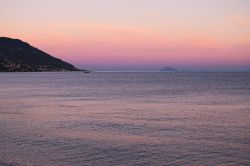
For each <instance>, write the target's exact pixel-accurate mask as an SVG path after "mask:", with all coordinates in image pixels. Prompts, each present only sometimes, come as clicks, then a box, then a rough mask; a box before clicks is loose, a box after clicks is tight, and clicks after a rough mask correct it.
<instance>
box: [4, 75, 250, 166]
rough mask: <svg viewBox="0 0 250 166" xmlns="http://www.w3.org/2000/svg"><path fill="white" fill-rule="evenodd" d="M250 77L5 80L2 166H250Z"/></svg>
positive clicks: (18, 77) (30, 77)
mask: <svg viewBox="0 0 250 166" xmlns="http://www.w3.org/2000/svg"><path fill="white" fill-rule="evenodd" d="M249 164H250V73H91V74H83V73H81V72H72V73H1V74H0V165H6V166H7V165H8V166H12V165H13V166H14V165H17V166H22V165H37V166H43V165H48V166H57V165H58V166H77V165H249Z"/></svg>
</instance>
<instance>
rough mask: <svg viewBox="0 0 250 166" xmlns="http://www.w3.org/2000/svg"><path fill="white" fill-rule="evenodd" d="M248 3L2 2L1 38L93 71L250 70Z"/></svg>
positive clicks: (224, 0) (223, 0) (192, 0)
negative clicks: (22, 41)
mask: <svg viewBox="0 0 250 166" xmlns="http://www.w3.org/2000/svg"><path fill="white" fill-rule="evenodd" d="M249 8H250V1H248V0H178V1H170V0H126V1H123V0H105V1H101V0H91V1H85V0H53V1H50V0H43V1H33V0H9V1H5V0H0V13H1V14H0V19H1V25H0V29H1V31H0V36H7V37H12V38H19V39H21V40H24V41H26V42H29V43H30V44H31V45H33V46H36V47H38V48H40V49H42V50H44V51H45V52H48V53H50V54H52V55H53V56H56V57H58V58H61V59H63V60H66V61H68V62H71V63H73V64H74V65H76V66H77V67H81V68H89V69H94V70H111V69H112V70H155V69H159V68H161V67H164V66H172V67H177V68H180V69H183V70H191V69H192V70H193V69H211V70H212V69H232V70H233V69H245V68H250V10H249Z"/></svg>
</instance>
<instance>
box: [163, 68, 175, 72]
mask: <svg viewBox="0 0 250 166" xmlns="http://www.w3.org/2000/svg"><path fill="white" fill-rule="evenodd" d="M160 71H161V72H178V70H177V69H175V68H172V67H164V68H162V69H161V70H160Z"/></svg>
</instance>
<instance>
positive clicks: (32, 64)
mask: <svg viewBox="0 0 250 166" xmlns="http://www.w3.org/2000/svg"><path fill="white" fill-rule="evenodd" d="M44 71H80V70H79V69H77V68H76V67H74V66H73V65H71V64H69V63H67V62H64V61H62V60H60V59H57V58H55V57H53V56H51V55H49V54H47V53H45V52H43V51H41V50H39V49H37V48H34V47H32V46H31V45H29V44H28V43H25V42H23V41H21V40H19V39H11V38H7V37H0V72H44ZM81 71H85V70H81ZM86 72H87V71H86Z"/></svg>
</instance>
